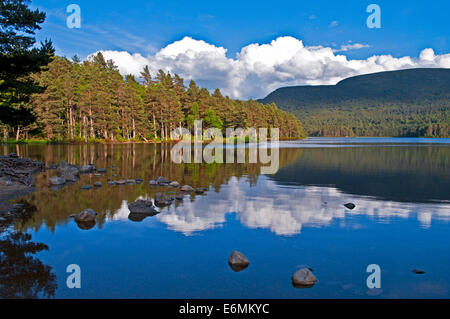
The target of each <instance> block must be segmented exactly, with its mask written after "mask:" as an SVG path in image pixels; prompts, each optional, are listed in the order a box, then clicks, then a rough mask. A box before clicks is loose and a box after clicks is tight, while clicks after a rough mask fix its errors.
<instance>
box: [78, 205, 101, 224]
mask: <svg viewBox="0 0 450 319" xmlns="http://www.w3.org/2000/svg"><path fill="white" fill-rule="evenodd" d="M97 215H98V214H97V213H96V212H95V211H93V210H92V209H90V208H88V209H85V210H83V211H82V212H81V213H79V214H78V215H75V217H74V218H75V221H76V222H83V223H86V222H92V221H95V218H96V216H97Z"/></svg>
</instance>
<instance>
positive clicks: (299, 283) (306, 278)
mask: <svg viewBox="0 0 450 319" xmlns="http://www.w3.org/2000/svg"><path fill="white" fill-rule="evenodd" d="M316 282H317V278H316V276H314V274H313V273H312V272H311V270H309V269H308V268H302V269H299V270H297V271H296V272H295V273H294V274H293V275H292V284H293V285H294V287H296V288H310V287H312V286H314V285H315V283H316Z"/></svg>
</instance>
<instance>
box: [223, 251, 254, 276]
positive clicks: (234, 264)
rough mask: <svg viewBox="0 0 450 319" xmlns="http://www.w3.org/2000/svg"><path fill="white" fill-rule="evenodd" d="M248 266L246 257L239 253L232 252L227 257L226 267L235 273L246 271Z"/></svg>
mask: <svg viewBox="0 0 450 319" xmlns="http://www.w3.org/2000/svg"><path fill="white" fill-rule="evenodd" d="M249 264H250V262H249V261H248V259H247V257H245V255H244V254H243V253H241V252H239V251H233V252H232V253H231V255H230V256H229V257H228V265H230V267H231V269H232V270H233V271H235V272H239V271H242V270H244V269H246V268H247V267H248V265H249Z"/></svg>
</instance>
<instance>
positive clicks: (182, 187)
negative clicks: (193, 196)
mask: <svg viewBox="0 0 450 319" xmlns="http://www.w3.org/2000/svg"><path fill="white" fill-rule="evenodd" d="M180 191H182V192H193V191H194V189H193V188H192V187H191V186H189V185H184V186H181V188H180Z"/></svg>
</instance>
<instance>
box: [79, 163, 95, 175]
mask: <svg viewBox="0 0 450 319" xmlns="http://www.w3.org/2000/svg"><path fill="white" fill-rule="evenodd" d="M94 170H95V166H94V165H84V166H81V167H80V173H83V174H88V173H92V172H93V171H94Z"/></svg>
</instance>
